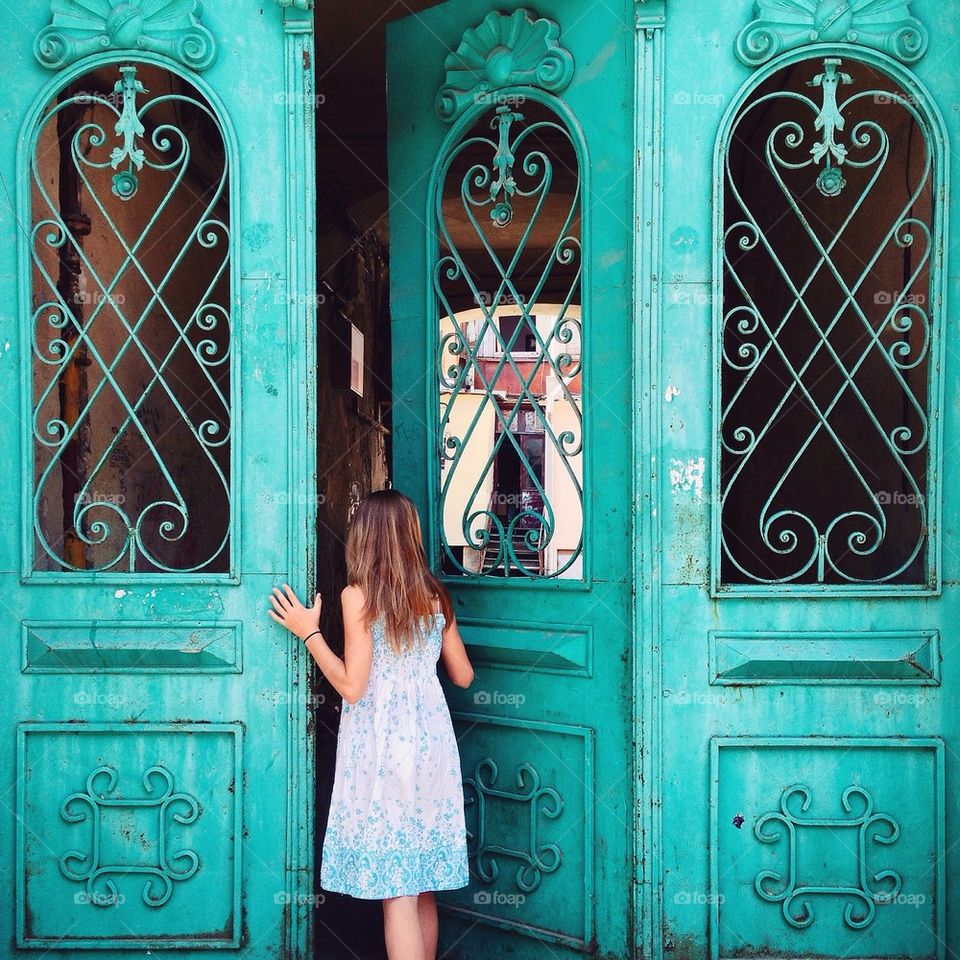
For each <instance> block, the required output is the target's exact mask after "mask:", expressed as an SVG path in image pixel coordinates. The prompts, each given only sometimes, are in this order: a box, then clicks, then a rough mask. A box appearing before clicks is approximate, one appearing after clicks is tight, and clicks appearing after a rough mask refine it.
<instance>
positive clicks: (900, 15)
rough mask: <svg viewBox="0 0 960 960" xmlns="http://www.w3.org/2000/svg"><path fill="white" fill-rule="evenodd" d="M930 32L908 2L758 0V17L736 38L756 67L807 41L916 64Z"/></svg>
mask: <svg viewBox="0 0 960 960" xmlns="http://www.w3.org/2000/svg"><path fill="white" fill-rule="evenodd" d="M929 39H930V36H929V33H928V31H927V28H926V27H925V26H924V24H923V23H922V22H921V21H920V20H919V19H918V18H917V17H915V16H913V14H912V13H911V12H910V0H777V2H775V3H774V2H771V0H756V10H755V14H754V19H753V20H751V21H750V23H748V24H747V25H746V26H745V27H744V28H743V29H742V30H741V31H740V33H739V35H738V36H737V44H736V52H737V57H738V58H739V59H740V60H741V61H742V62H743V63H745V64H746V65H747V66H748V67H758V66H760V65H761V64H764V63H766V62H767V61H768V60H772V59H773V58H774V57H775V56H777V54H780V53H783V52H784V51H786V50H792V49H794V48H795V47H800V46H804V45H805V44H808V43H818V42H821V41H825V42H828V43H838V42H845V43H853V44H857V45H858V46H864V47H872V48H873V49H875V50H882V51H883V52H884V53H887V54H889V55H890V56H891V57H895V58H896V59H897V60H901V61H902V62H903V63H916V62H917V61H918V60H919V59H920V58H921V57H922V56H923V55H924V53H926V51H927V43H928V42H929Z"/></svg>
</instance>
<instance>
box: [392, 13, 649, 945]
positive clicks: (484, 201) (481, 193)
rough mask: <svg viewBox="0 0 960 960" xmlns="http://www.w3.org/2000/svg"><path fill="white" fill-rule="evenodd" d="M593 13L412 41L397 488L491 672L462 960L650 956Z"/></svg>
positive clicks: (610, 197) (401, 251) (397, 67)
mask: <svg viewBox="0 0 960 960" xmlns="http://www.w3.org/2000/svg"><path fill="white" fill-rule="evenodd" d="M581 8H582V5H581V4H580V3H579V2H574V0H552V2H546V3H541V4H539V5H538V6H537V8H536V10H535V11H534V10H526V9H515V10H513V11H508V12H497V11H494V12H491V5H490V4H489V3H486V2H477V0H468V2H460V0H458V2H456V3H451V4H446V5H443V6H440V7H435V8H432V9H430V10H427V11H425V12H424V13H421V14H417V15H416V16H412V17H408V18H406V19H403V20H400V21H398V22H396V23H394V24H393V25H392V29H391V30H390V31H389V33H388V96H389V112H390V142H389V151H390V153H389V159H390V176H391V182H390V190H391V208H390V237H391V267H390V272H391V277H392V290H391V306H392V317H393V355H394V358H395V360H394V389H395V406H394V479H395V482H396V484H397V486H398V488H400V489H402V490H404V491H405V492H407V493H408V494H410V495H411V496H412V497H414V498H415V499H416V500H417V502H418V504H419V507H420V509H421V511H422V514H423V517H424V520H425V531H426V540H427V544H428V549H429V552H430V557H431V560H432V561H433V563H434V564H435V565H436V567H437V569H438V570H439V571H441V572H442V574H443V577H444V579H445V581H446V583H447V584H448V585H449V587H450V589H451V591H452V593H453V596H454V598H455V603H456V609H457V615H458V619H459V622H460V626H461V630H462V632H463V635H464V637H465V639H466V641H467V644H468V646H469V650H470V654H471V657H472V658H473V660H474V662H475V664H476V666H477V679H476V681H475V682H474V684H473V687H472V688H471V689H470V690H469V691H467V692H466V693H463V692H460V691H451V703H452V709H453V713H454V720H455V725H456V727H457V730H458V736H459V743H460V750H461V756H462V761H463V772H464V787H465V799H466V815H467V826H468V830H469V832H470V844H469V846H470V855H471V859H470V862H471V869H472V883H471V886H470V888H469V889H467V890H464V891H458V892H456V893H455V894H452V895H448V896H445V897H444V910H445V918H446V922H445V924H444V935H445V939H446V946H447V948H448V949H449V951H450V952H449V953H448V954H447V955H448V956H455V957H470V958H482V957H495V956H502V955H503V954H504V953H505V952H509V953H511V954H512V955H514V956H530V957H534V956H536V957H539V956H557V957H561V956H562V957H568V956H574V955H577V954H580V953H586V952H590V951H599V952H600V954H602V955H606V956H617V957H620V956H628V955H629V953H630V950H631V948H630V938H631V932H632V924H631V922H630V903H631V897H630V893H631V884H632V878H633V874H634V850H633V846H632V844H633V841H634V830H633V811H632V797H633V787H632V784H633V778H634V767H633V746H632V737H631V710H632V702H633V701H632V695H631V688H632V680H631V662H632V661H631V648H632V643H633V627H632V619H631V616H632V606H631V595H632V577H633V574H632V568H631V559H630V558H631V543H632V540H631V537H632V532H633V511H632V505H631V502H630V497H631V481H630V463H631V443H632V435H633V434H632V431H633V418H632V416H631V383H632V360H631V349H630V326H631V313H630V295H631V291H630V282H629V281H630V246H631V242H632V241H631V237H632V229H631V217H630V215H629V205H630V195H631V187H632V177H631V170H632V153H631V143H632V138H631V132H630V107H631V103H632V90H631V79H630V74H629V70H628V60H627V53H628V45H626V44H624V43H622V41H620V40H618V39H617V38H618V37H621V38H622V36H623V35H624V30H625V25H626V22H627V18H626V12H625V11H624V12H622V13H618V12H616V11H614V10H611V9H608V8H606V7H603V6H601V5H594V6H593V7H591V10H590V14H589V16H588V17H584V16H583V11H582V9H581ZM497 10H499V8H497ZM601 63H602V65H603V69H602V71H600V70H598V69H597V65H598V64H601Z"/></svg>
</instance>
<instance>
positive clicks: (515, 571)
mask: <svg viewBox="0 0 960 960" xmlns="http://www.w3.org/2000/svg"><path fill="white" fill-rule="evenodd" d="M458 129H459V131H460V132H459V135H458V134H457V131H454V133H453V134H452V140H451V142H450V144H449V146H448V147H447V148H446V149H445V150H444V152H443V153H442V154H441V159H440V161H439V164H438V168H437V171H436V173H435V184H436V188H435V192H434V194H433V203H434V210H433V214H432V220H433V228H434V231H435V232H434V238H435V240H434V243H433V251H432V256H433V262H432V266H431V269H432V276H433V298H434V302H435V304H436V310H437V313H436V320H435V327H434V333H435V336H436V340H435V344H436V352H435V354H434V355H435V357H436V361H435V362H436V371H437V374H436V377H437V379H436V383H435V385H434V387H433V389H434V391H435V392H436V394H435V395H436V396H437V400H438V407H437V416H438V424H437V428H436V434H435V443H436V449H437V452H438V454H439V465H438V470H437V473H436V475H435V476H434V478H433V479H434V482H435V483H436V485H437V486H436V490H437V491H438V496H437V497H436V498H435V503H438V504H439V518H438V522H437V528H438V530H439V537H440V544H439V547H440V553H441V564H442V569H443V571H444V572H445V573H447V574H452V575H468V576H484V577H518V576H519V577H527V578H531V577H534V578H538V577H567V578H571V577H572V578H580V577H582V549H583V495H584V490H583V443H584V430H583V422H584V417H583V371H584V357H583V355H582V353H583V351H582V344H583V336H582V334H583V329H584V326H583V325H584V324H585V323H588V322H589V319H588V318H587V317H584V316H583V314H582V311H581V306H582V303H583V302H584V301H583V295H582V286H583V256H582V250H581V243H582V234H583V223H582V214H581V179H582V176H581V175H582V163H583V149H582V145H581V143H580V141H579V139H578V138H577V137H576V135H575V134H574V133H572V132H571V127H570V125H569V124H568V123H567V122H566V121H565V120H563V119H561V117H560V115H559V114H558V112H557V110H555V109H554V107H553V105H552V104H551V103H550V99H549V98H548V97H547V96H546V95H542V94H541V95H537V96H536V97H534V96H532V95H526V96H521V95H513V96H511V95H508V94H506V93H501V94H500V95H498V96H497V97H496V98H490V100H489V102H488V103H487V104H485V105H484V107H483V108H482V109H481V110H479V111H474V113H473V115H472V120H465V121H464V122H463V123H462V124H461V125H460V126H459V127H458Z"/></svg>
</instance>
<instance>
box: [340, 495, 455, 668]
mask: <svg viewBox="0 0 960 960" xmlns="http://www.w3.org/2000/svg"><path fill="white" fill-rule="evenodd" d="M347 580H348V582H349V583H351V584H353V585H355V586H358V587H360V589H361V590H362V591H363V595H364V597H365V598H366V606H365V607H364V620H365V621H366V625H367V626H368V627H369V626H370V625H371V624H372V623H373V622H374V621H375V620H377V619H379V618H380V617H383V620H384V627H385V633H386V637H387V642H388V643H389V644H390V646H391V647H393V649H394V650H395V651H396V652H397V653H403V652H404V651H405V650H408V649H409V648H410V647H411V646H412V645H413V642H414V639H415V637H421V636H422V632H421V631H422V626H421V622H420V621H421V618H422V617H431V616H432V615H433V614H434V612H435V611H436V601H437V600H438V599H439V601H440V609H441V611H442V613H443V615H444V617H445V618H446V620H447V623H450V621H451V620H452V619H453V604H452V603H451V601H450V594H449V593H448V592H447V590H446V588H445V587H444V586H443V584H442V583H440V581H439V580H438V579H437V578H436V577H435V576H434V575H433V574H432V573H431V572H430V566H429V564H428V563H427V556H426V553H425V551H424V549H423V534H422V533H421V532H420V518H419V517H418V516H417V508H416V507H415V506H414V505H413V501H412V500H410V498H409V497H405V496H404V495H403V494H402V493H400V492H399V491H398V490H378V491H377V492H375V493H371V494H370V495H369V496H368V497H366V498H365V499H364V500H363V501H362V502H361V504H360V506H359V507H357V512H356V513H355V514H354V515H353V520H352V521H351V523H350V531H349V533H348V534H347Z"/></svg>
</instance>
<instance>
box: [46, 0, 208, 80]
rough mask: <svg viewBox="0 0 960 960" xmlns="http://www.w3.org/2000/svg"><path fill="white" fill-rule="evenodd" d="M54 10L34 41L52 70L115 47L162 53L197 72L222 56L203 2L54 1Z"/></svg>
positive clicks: (156, 0) (176, 0) (189, 0)
mask: <svg viewBox="0 0 960 960" xmlns="http://www.w3.org/2000/svg"><path fill="white" fill-rule="evenodd" d="M51 10H52V13H53V17H52V21H51V23H50V24H49V26H46V27H44V28H43V30H41V31H40V33H39V34H38V35H37V39H36V40H35V41H34V45H33V52H34V55H35V56H36V58H37V60H39V61H40V63H41V64H43V66H45V67H49V68H50V69H51V70H59V69H60V68H61V67H65V66H67V65H69V64H71V63H73V62H74V61H76V60H79V59H81V58H82V57H86V56H88V55H90V54H94V53H104V52H106V51H109V50H117V51H132V52H136V51H148V52H150V53H159V54H163V55H164V56H168V57H171V58H172V59H174V60H178V61H179V62H180V63H182V64H183V65H184V66H186V67H189V68H190V69H191V70H196V71H200V70H206V69H207V67H209V66H210V65H211V64H212V63H213V62H214V60H215V59H216V57H217V46H216V41H215V40H214V38H213V34H212V33H211V32H210V31H209V30H208V29H207V28H206V27H205V26H204V25H203V24H202V23H201V22H200V3H199V0H53V2H52V3H51Z"/></svg>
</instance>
